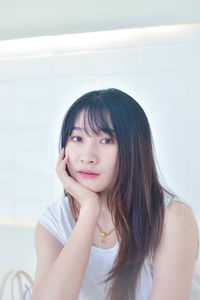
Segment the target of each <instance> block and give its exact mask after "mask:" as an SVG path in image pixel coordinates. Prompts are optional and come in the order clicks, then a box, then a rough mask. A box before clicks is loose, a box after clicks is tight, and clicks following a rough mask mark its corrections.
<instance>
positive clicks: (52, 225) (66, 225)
mask: <svg viewBox="0 0 200 300" xmlns="http://www.w3.org/2000/svg"><path fill="white" fill-rule="evenodd" d="M68 206H69V203H68V198H67V197H66V196H64V195H60V197H58V199H57V200H56V201H54V202H52V203H50V204H49V205H48V206H47V207H46V208H45V209H44V210H43V211H42V213H41V214H40V216H39V218H38V222H39V223H40V224H41V225H43V226H44V227H45V228H46V229H48V230H49V231H50V232H51V233H52V234H53V235H54V236H56V237H57V238H58V239H59V241H60V242H61V243H62V244H64V243H65V241H66V238H67V237H68V235H69V234H70V232H71V230H72V226H73V219H72V218H71V214H70V212H69V207H68Z"/></svg>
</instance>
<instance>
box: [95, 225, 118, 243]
mask: <svg viewBox="0 0 200 300" xmlns="http://www.w3.org/2000/svg"><path fill="white" fill-rule="evenodd" d="M97 227H98V229H99V231H100V234H101V237H102V238H101V242H102V243H104V238H105V237H106V236H107V235H109V234H110V233H111V232H112V231H113V230H114V229H115V226H114V227H113V229H111V230H110V231H109V232H104V231H102V230H101V228H100V226H99V224H97Z"/></svg>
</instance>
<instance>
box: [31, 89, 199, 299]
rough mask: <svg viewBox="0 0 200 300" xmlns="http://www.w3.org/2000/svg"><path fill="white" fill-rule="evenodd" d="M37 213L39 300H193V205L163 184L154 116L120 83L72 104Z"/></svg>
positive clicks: (195, 229) (36, 286) (195, 232)
mask: <svg viewBox="0 0 200 300" xmlns="http://www.w3.org/2000/svg"><path fill="white" fill-rule="evenodd" d="M56 172H57V175H58V177H59V179H60V180H61V182H62V185H63V188H64V192H65V193H64V195H63V196H62V197H61V199H59V201H55V202H53V203H52V204H51V205H49V206H48V207H47V208H46V209H45V210H44V211H43V213H42V214H41V216H40V217H39V220H38V223H37V226H36V230H35V248H36V253H37V269H36V275H35V283H34V288H33V300H76V299H78V300H108V299H110V300H129V299H131V300H132V299H137V300H148V299H149V300H161V299H162V300H169V299H170V300H188V299H189V295H190V290H191V285H192V278H193V275H194V267H195V262H196V259H197V256H198V227H197V223H196V220H195V217H194V215H193V213H192V211H191V209H190V208H189V207H188V206H187V205H186V204H184V203H183V202H182V201H180V200H179V199H178V198H177V197H176V196H175V195H174V194H173V193H172V192H169V191H168V190H167V189H166V188H164V187H163V186H162V184H161V183H160V182H159V179H158V175H157V170H156V166H155V158H154V154H153V141H152V136H151V131H150V126H149V122H148V120H147V117H146V115H145V113H144V111H143V109H142V108H141V106H140V105H139V104H138V103H137V102H136V101H135V100H134V99H133V98H132V97H130V96H129V95H127V94H126V93H124V92H122V91H120V90H118V89H107V90H98V91H92V92H89V93H87V94H85V95H83V96H82V97H80V98H79V99H78V100H77V101H76V102H75V103H73V105H72V106H71V107H70V108H69V110H68V112H67V113H66V116H65V118H64V121H63V125H62V130H61V136H60V154H59V156H58V160H57V164H56Z"/></svg>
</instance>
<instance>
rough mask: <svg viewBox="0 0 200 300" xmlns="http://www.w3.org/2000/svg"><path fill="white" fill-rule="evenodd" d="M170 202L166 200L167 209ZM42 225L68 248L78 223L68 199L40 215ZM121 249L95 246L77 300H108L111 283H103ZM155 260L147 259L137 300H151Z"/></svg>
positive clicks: (65, 198) (51, 205) (138, 284)
mask: <svg viewBox="0 0 200 300" xmlns="http://www.w3.org/2000/svg"><path fill="white" fill-rule="evenodd" d="M169 202H170V199H169V198H166V199H165V206H166V205H167V204H168V203H169ZM38 222H39V223H40V224H42V225H43V226H44V227H45V228H46V229H48V230H49V231H50V232H51V233H52V234H53V235H54V236H55V237H56V238H57V239H58V240H59V242H60V243H61V244H62V245H65V243H66V241H67V239H68V237H69V236H70V234H71V232H72V230H73V228H74V226H75V224H76V222H75V220H74V218H73V216H72V213H71V210H70V206H69V202H68V198H67V197H65V196H61V197H60V199H59V200H58V201H56V202H53V203H51V204H50V205H49V206H48V207H47V208H46V209H45V210H44V211H43V212H42V214H41V215H40V216H39V218H38ZM118 249H119V242H117V243H116V244H115V246H114V247H113V248H109V249H102V248H98V247H96V246H94V245H92V246H91V252H90V257H89V261H88V265H87V268H86V272H85V274H84V278H83V283H82V286H81V290H80V293H79V297H78V299H77V300H94V299H95V300H108V299H106V288H107V284H109V283H101V281H103V280H104V279H105V278H106V274H107V273H108V272H109V270H110V269H111V268H112V265H113V263H114V260H115V258H116V256H117V253H118ZM152 271H153V263H152V257H150V256H149V257H147V258H146V259H145V261H144V264H143V266H142V270H141V277H140V280H139V281H138V283H137V289H136V298H135V299H134V300H148V299H149V296H150V291H151V286H152Z"/></svg>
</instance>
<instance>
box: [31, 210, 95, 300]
mask: <svg viewBox="0 0 200 300" xmlns="http://www.w3.org/2000/svg"><path fill="white" fill-rule="evenodd" d="M98 215H99V209H98V208H97V207H96V206H95V205H94V206H91V205H90V206H83V207H82V208H81V209H80V214H79V218H78V220H77V223H76V225H75V227H74V229H73V231H72V233H71V235H70V237H69V239H68V240H67V242H66V244H65V246H64V247H63V249H62V251H61V252H60V254H59V255H58V257H57V259H56V261H55V262H54V264H53V265H52V267H51V268H50V270H49V272H48V274H47V275H46V276H45V277H44V279H43V280H42V281H41V282H40V284H38V286H37V287H36V288H35V291H34V295H33V300H77V298H78V295H79V292H80V289H81V285H82V281H83V277H84V274H85V271H86V267H87V264H88V260H89V256H90V250H91V245H92V241H93V238H94V231H95V227H96V223H97V219H98Z"/></svg>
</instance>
